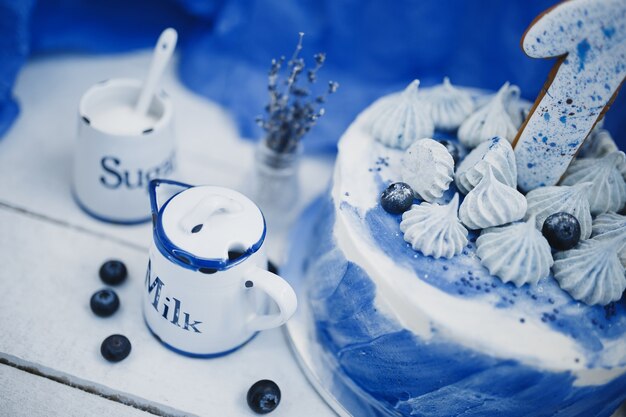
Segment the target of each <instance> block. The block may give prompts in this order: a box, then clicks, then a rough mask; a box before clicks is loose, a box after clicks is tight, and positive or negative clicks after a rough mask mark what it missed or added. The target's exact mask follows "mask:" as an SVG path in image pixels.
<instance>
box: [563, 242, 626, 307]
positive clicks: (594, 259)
mask: <svg viewBox="0 0 626 417" xmlns="http://www.w3.org/2000/svg"><path fill="white" fill-rule="evenodd" d="M625 242H626V236H625V235H621V236H615V237H612V238H610V239H602V240H600V239H597V238H593V239H588V240H583V241H581V242H580V243H579V244H578V245H577V246H576V247H575V248H574V249H570V250H568V251H564V252H557V253H556V254H555V255H554V257H555V262H554V278H555V279H556V280H557V281H558V282H559V285H560V286H561V288H562V289H564V290H565V291H567V292H568V293H569V294H570V295H571V296H572V297H573V298H574V299H576V300H579V301H582V302H584V303H585V304H589V305H596V304H600V305H606V304H608V303H610V302H611V301H617V300H619V299H620V298H622V294H623V293H624V290H625V289H626V276H624V267H623V266H622V263H621V262H620V259H619V256H618V251H619V248H621V247H623V246H624V243H625Z"/></svg>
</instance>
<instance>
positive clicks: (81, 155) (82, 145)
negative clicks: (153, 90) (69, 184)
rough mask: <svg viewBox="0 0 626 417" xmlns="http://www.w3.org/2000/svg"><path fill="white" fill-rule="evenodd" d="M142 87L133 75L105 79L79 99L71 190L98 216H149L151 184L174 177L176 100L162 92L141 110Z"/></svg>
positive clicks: (119, 219)
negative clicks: (139, 111) (157, 179)
mask: <svg viewBox="0 0 626 417" xmlns="http://www.w3.org/2000/svg"><path fill="white" fill-rule="evenodd" d="M141 86H142V82H141V81H140V80H135V79H125V78H119V79H111V80H105V81H103V82H101V83H98V84H96V85H94V86H93V87H91V88H90V89H89V90H87V92H86V93H85V94H84V95H83V97H82V99H81V101H80V105H79V120H78V138H77V143H76V148H75V155H74V174H73V194H74V198H75V200H76V202H77V203H78V204H79V206H80V207H81V208H82V209H83V210H84V211H85V212H87V213H88V214H89V215H91V216H92V217H95V218H97V219H99V220H103V221H107V222H112V223H121V224H134V223H141V222H145V221H149V220H150V203H149V198H148V183H149V182H150V180H151V179H153V178H168V177H171V176H172V174H173V173H174V170H175V167H176V161H175V158H176V154H175V149H176V141H175V137H174V128H173V123H172V115H173V107H172V102H171V100H170V99H169V97H168V96H167V95H166V94H165V93H164V92H163V91H161V92H159V93H157V94H155V95H154V97H153V98H152V101H151V103H150V104H149V106H148V110H147V112H146V113H145V114H139V113H137V112H136V111H135V109H134V106H135V103H136V101H137V97H138V96H139V92H140V90H141Z"/></svg>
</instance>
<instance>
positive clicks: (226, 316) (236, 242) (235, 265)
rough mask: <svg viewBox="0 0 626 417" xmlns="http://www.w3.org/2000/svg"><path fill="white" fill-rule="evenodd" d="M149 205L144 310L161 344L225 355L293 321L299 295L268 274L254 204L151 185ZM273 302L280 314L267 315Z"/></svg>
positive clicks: (214, 190)
mask: <svg viewBox="0 0 626 417" xmlns="http://www.w3.org/2000/svg"><path fill="white" fill-rule="evenodd" d="M150 201H151V205H152V212H153V225H154V239H153V243H152V246H151V248H150V260H149V263H148V271H147V273H146V280H145V286H144V290H143V311H144V317H145V320H146V323H147V325H148V327H149V328H150V330H151V331H152V333H153V334H154V335H155V336H157V338H158V339H159V340H160V341H161V342H162V343H163V344H165V345H166V346H167V347H169V348H170V349H172V350H174V351H176V352H178V353H182V354H186V355H189V356H194V357H214V356H220V355H224V354H227V353H230V352H232V351H234V350H236V349H237V348H239V347H241V346H242V345H244V344H245V343H246V342H248V341H249V340H251V339H252V338H253V337H254V336H255V335H256V333H257V332H258V331H260V330H265V329H270V328H273V327H278V326H281V325H282V324H284V323H285V322H286V321H287V320H288V319H289V318H290V317H291V316H292V315H293V313H294V312H295V310H296V306H297V301H296V295H295V293H294V291H293V289H292V288H291V287H290V286H289V284H288V283H287V282H286V281H285V280H283V279H282V278H281V277H279V276H277V275H275V274H272V273H271V272H268V271H267V258H266V255H265V251H264V247H263V242H264V239H265V234H266V231H265V220H264V218H263V214H262V213H261V211H260V210H259V208H258V207H257V206H256V205H255V204H254V203H253V202H252V201H251V200H249V199H248V198H247V197H245V196H244V195H242V194H240V193H238V192H236V191H233V190H230V189H227V188H222V187H214V186H198V187H192V186H190V185H187V184H182V183H178V182H174V181H168V180H153V181H151V183H150ZM270 300H273V301H274V303H275V304H276V306H277V307H278V313H272V314H268V313H267V310H268V304H269V301H270Z"/></svg>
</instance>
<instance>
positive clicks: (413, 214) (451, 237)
mask: <svg viewBox="0 0 626 417" xmlns="http://www.w3.org/2000/svg"><path fill="white" fill-rule="evenodd" d="M458 210H459V195H458V194H454V197H453V198H452V201H450V202H449V203H448V204H443V205H439V204H436V203H432V204H431V203H428V202H424V203H422V204H419V205H417V204H415V205H413V207H411V209H410V210H409V211H406V212H405V213H404V214H403V215H402V222H401V223H400V230H402V232H403V233H404V240H406V241H407V242H408V243H410V244H411V247H412V248H413V249H415V250H418V251H420V252H422V253H423V254H424V255H427V256H432V257H433V258H448V259H449V258H452V257H453V256H454V255H456V254H457V253H460V252H461V251H462V250H463V248H464V247H465V245H467V229H466V228H465V227H463V225H462V224H461V222H460V221H459V218H458V217H457V211H458Z"/></svg>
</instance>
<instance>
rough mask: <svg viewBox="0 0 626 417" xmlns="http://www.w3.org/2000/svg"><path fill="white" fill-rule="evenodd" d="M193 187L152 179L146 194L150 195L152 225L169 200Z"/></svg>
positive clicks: (176, 182)
mask: <svg viewBox="0 0 626 417" xmlns="http://www.w3.org/2000/svg"><path fill="white" fill-rule="evenodd" d="M191 187H193V185H189V184H185V183H182V182H178V181H171V180H164V179H158V178H157V179H154V180H151V181H150V185H149V186H148V192H149V194H150V207H151V210H152V223H153V224H155V222H156V219H157V216H158V215H159V210H161V207H163V204H165V203H166V202H167V201H168V200H169V199H170V198H172V197H174V196H175V195H176V194H178V193H180V192H181V191H184V190H186V189H189V188H191Z"/></svg>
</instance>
